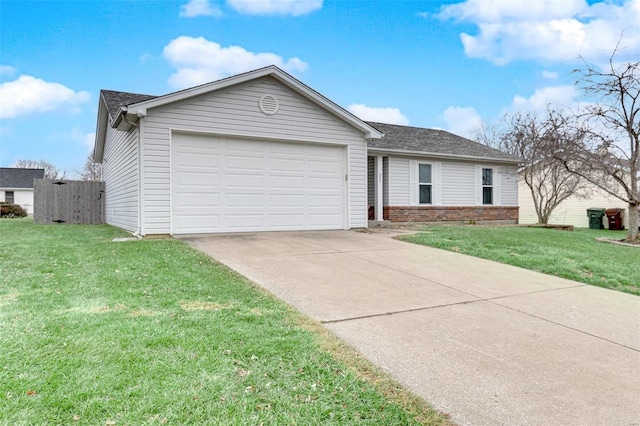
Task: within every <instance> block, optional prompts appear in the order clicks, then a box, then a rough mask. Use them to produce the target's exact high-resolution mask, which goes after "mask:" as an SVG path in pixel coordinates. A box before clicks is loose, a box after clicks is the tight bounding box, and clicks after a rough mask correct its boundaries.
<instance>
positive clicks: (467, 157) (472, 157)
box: [367, 147, 521, 164]
mask: <svg viewBox="0 0 640 426" xmlns="http://www.w3.org/2000/svg"><path fill="white" fill-rule="evenodd" d="M369 153H371V154H397V155H403V156H411V157H434V158H443V159H453V160H480V161H490V162H494V163H507V164H520V163H521V160H519V159H513V160H510V159H508V158H495V157H480V156H477V155H462V154H443V153H439V152H425V151H406V150H401V149H384V148H368V147H367V154H369Z"/></svg>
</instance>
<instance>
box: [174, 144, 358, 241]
mask: <svg viewBox="0 0 640 426" xmlns="http://www.w3.org/2000/svg"><path fill="white" fill-rule="evenodd" d="M345 158H346V148H344V147H339V146H329V145H311V144H303V143H285V142H273V141H255V140H242V139H234V138H223V137H212V136H196V135H182V134H174V135H173V138H172V145H171V197H172V198H171V204H172V205H171V209H172V222H173V223H172V232H173V233H174V234H193V233H214V232H250V231H285V230H307V229H309V230H311V229H344V228H345V220H346V219H345V218H346V212H345V173H346V172H345V170H346V167H345Z"/></svg>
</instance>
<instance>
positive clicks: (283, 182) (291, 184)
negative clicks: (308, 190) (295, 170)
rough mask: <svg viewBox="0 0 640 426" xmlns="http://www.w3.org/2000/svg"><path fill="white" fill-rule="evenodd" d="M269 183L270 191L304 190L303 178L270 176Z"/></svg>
mask: <svg viewBox="0 0 640 426" xmlns="http://www.w3.org/2000/svg"><path fill="white" fill-rule="evenodd" d="M269 183H270V186H271V188H272V189H297V190H300V191H302V190H303V189H304V177H303V176H296V175H292V176H281V175H271V176H269Z"/></svg>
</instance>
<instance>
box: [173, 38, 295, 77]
mask: <svg viewBox="0 0 640 426" xmlns="http://www.w3.org/2000/svg"><path fill="white" fill-rule="evenodd" d="M163 53H164V57H165V59H166V60H167V61H168V62H169V64H171V65H172V66H173V67H175V68H176V69H177V72H176V73H175V74H173V75H171V77H169V84H170V85H171V86H172V87H175V88H177V89H184V88H186V87H192V86H196V85H198V84H203V83H207V82H210V81H214V80H219V79H221V78H224V77H228V76H230V75H235V74H239V73H243V72H246V71H250V70H253V69H256V68H261V67H265V66H267V65H276V66H278V67H280V68H282V69H283V70H285V71H287V72H295V71H299V72H303V71H305V70H306V69H307V67H308V64H307V63H306V62H304V61H302V60H300V59H299V58H295V57H294V58H290V59H288V60H286V61H285V60H284V59H283V58H282V57H281V56H279V55H276V54H275V53H254V52H249V51H248V50H245V49H244V48H242V47H240V46H229V47H222V46H220V45H219V44H218V43H216V42H213V41H209V40H207V39H205V38H204V37H197V38H194V37H188V36H181V37H178V38H176V39H174V40H172V41H171V42H169V44H167V45H166V46H165V47H164V51H163Z"/></svg>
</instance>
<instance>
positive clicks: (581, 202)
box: [518, 179, 629, 228]
mask: <svg viewBox="0 0 640 426" xmlns="http://www.w3.org/2000/svg"><path fill="white" fill-rule="evenodd" d="M587 185H588V186H587V188H586V191H585V196H575V195H573V196H571V197H569V198H567V199H566V200H564V201H563V202H562V203H560V204H559V205H558V207H556V208H555V210H554V211H553V213H551V217H550V219H549V223H550V224H557V225H573V226H576V227H579V228H588V227H589V217H588V216H587V209H590V208H602V209H610V208H618V209H624V210H625V212H624V226H625V228H628V226H629V217H628V214H627V211H626V209H627V208H628V207H629V205H628V204H627V203H625V202H624V201H622V200H620V199H619V198H616V197H614V196H612V195H609V194H607V193H606V192H604V191H603V190H601V189H599V188H598V187H596V186H595V185H592V184H587ZM518 205H519V206H520V223H522V224H533V223H537V222H538V216H537V215H536V208H535V206H534V204H533V196H532V195H531V190H530V189H529V187H528V186H527V184H526V183H525V182H524V180H523V179H520V180H519V182H518ZM603 223H604V226H605V228H607V227H608V223H607V218H606V216H605V218H604V220H603Z"/></svg>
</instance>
